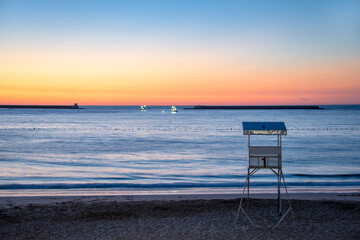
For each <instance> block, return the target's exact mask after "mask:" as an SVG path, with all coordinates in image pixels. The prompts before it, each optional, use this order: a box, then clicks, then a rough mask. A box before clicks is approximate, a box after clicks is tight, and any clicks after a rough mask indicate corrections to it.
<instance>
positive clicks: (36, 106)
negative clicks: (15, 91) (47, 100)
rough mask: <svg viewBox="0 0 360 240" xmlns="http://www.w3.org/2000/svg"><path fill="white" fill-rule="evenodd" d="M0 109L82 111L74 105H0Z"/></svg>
mask: <svg viewBox="0 0 360 240" xmlns="http://www.w3.org/2000/svg"><path fill="white" fill-rule="evenodd" d="M0 108H44V109H82V108H80V107H79V105H78V104H77V103H75V104H74V105H0Z"/></svg>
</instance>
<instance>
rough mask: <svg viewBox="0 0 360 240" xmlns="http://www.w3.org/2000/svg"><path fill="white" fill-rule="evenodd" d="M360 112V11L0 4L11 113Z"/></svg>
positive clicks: (3, 81) (280, 5)
mask: <svg viewBox="0 0 360 240" xmlns="http://www.w3.org/2000/svg"><path fill="white" fill-rule="evenodd" d="M75 102H77V103H79V105H142V104H147V105H172V104H174V105H197V104H222V105H224V104H228V105H257V104H262V105H263V104H264V105H270V104H305V105H308V104H319V105H323V104H360V1H359V0H346V1H343V0H337V1H332V0H323V1H322V0H316V1H314V0H292V1H287V0H282V1H281V0H278V1H271V0H263V1H261V0H248V1H241V0H237V1H226V0H223V1H221V0H219V1H212V0H203V1H202V0H198V1H196V0H179V1H171V0H164V1H150V0H143V1H140V0H119V1H115V0H114V1H109V0H102V1H100V0H98V1H94V0H86V1H85V0H84V1H80V0H73V1H70V0H0V104H73V103H75Z"/></svg>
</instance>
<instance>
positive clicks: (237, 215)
mask: <svg viewBox="0 0 360 240" xmlns="http://www.w3.org/2000/svg"><path fill="white" fill-rule="evenodd" d="M249 179H250V175H249V174H248V176H247V177H246V181H245V184H244V189H243V192H242V195H241V200H240V204H239V209H238V211H237V214H236V218H235V222H234V226H235V225H236V223H237V220H238V219H239V214H240V210H241V211H242V212H243V213H244V215H245V216H246V218H247V219H248V220H249V222H250V223H251V224H252V225H253V226H255V224H254V222H253V221H252V220H251V218H250V217H249V215H248V214H247V213H246V212H245V210H244V209H243V208H242V201H243V199H244V194H245V189H246V186H247V184H248V180H249ZM248 201H249V199H248ZM248 204H249V202H248ZM248 206H249V205H248Z"/></svg>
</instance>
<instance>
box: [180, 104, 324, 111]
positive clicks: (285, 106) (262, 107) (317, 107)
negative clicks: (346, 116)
mask: <svg viewBox="0 0 360 240" xmlns="http://www.w3.org/2000/svg"><path fill="white" fill-rule="evenodd" d="M184 109H187V110H202V109H213V110H217V109H225V110H226V109H229V110H231V109H238V110H246V109H265V110H266V109H267V110H272V109H323V108H320V107H319V106H309V105H272V106H267V105H265V106H259V105H258V106H203V105H198V106H194V107H193V108H184Z"/></svg>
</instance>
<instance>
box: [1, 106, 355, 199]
mask: <svg viewBox="0 0 360 240" xmlns="http://www.w3.org/2000/svg"><path fill="white" fill-rule="evenodd" d="M323 107H324V108H325V109H323V110H184V109H183V107H178V110H179V111H178V113H176V114H172V113H171V111H170V107H169V106H163V107H161V106H156V107H151V108H150V109H149V110H147V111H146V112H142V111H140V108H139V107H137V106H129V107H125V106H121V107H112V106H111V107H110V106H109V107H104V106H102V107H100V106H85V109H79V110H70V109H69V110H66V109H63V110H61V109H0V196H10V195H59V194H60V195H68V194H71V195H74V194H75V195H79V194H80V195H81V194H94V195H95V194H148V193H155V194H157V193H164V194H171V193H205V192H206V193H239V192H241V189H242V188H243V184H244V181H245V178H246V172H247V136H244V135H243V133H242V122H243V121H283V122H285V124H286V127H287V128H288V135H286V136H283V138H282V140H283V142H282V143H283V171H284V174H285V179H286V184H287V187H288V188H289V190H290V191H325V192H331V191H342V192H352V191H360V106H359V105H357V106H323ZM252 139H253V140H254V142H253V143H254V144H259V145H261V144H273V143H276V137H274V136H272V137H264V136H255V137H253V138H252ZM276 179H277V178H276V176H275V175H274V174H273V173H272V172H271V171H270V170H262V171H259V172H258V173H257V174H255V175H254V176H253V177H252V178H251V187H252V189H254V190H255V191H270V192H271V191H273V190H275V189H274V188H275V184H276Z"/></svg>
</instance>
